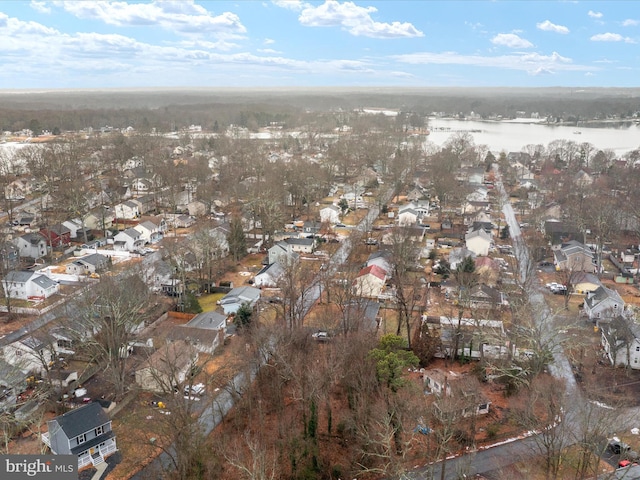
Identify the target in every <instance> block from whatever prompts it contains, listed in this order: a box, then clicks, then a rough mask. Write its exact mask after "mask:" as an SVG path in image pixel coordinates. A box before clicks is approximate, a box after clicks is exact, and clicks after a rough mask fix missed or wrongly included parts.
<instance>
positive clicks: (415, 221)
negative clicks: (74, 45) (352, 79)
mask: <svg viewBox="0 0 640 480" xmlns="http://www.w3.org/2000/svg"><path fill="white" fill-rule="evenodd" d="M374 111H375V110H374ZM348 113H349V115H346V114H345V112H344V111H343V112H337V111H325V112H323V113H322V115H320V114H319V113H318V114H317V115H318V116H317V117H313V118H316V120H317V121H319V119H321V118H323V115H327V116H331V118H332V122H334V123H335V122H338V126H331V127H329V126H325V127H323V128H322V130H321V131H320V130H319V131H318V132H317V133H315V134H311V133H307V134H302V133H301V131H302V130H301V128H299V127H302V126H304V127H305V128H307V130H306V131H307V132H309V131H310V130H309V129H310V128H311V127H310V126H309V125H311V124H309V125H295V127H294V126H292V127H286V126H285V125H284V123H283V124H280V122H279V121H278V120H277V118H280V117H279V116H278V115H280V114H276V113H273V114H269V115H267V114H265V117H264V118H269V121H263V120H260V121H261V122H262V124H261V125H260V126H257V124H256V126H254V127H252V128H249V127H247V126H245V125H239V124H236V123H232V122H229V123H228V124H226V125H224V128H221V127H222V126H223V124H222V122H221V121H220V122H218V127H217V129H216V131H213V128H208V127H205V126H199V127H200V128H195V126H196V125H195V124H193V123H192V122H188V123H185V126H183V127H176V128H175V129H171V131H168V132H166V133H162V132H160V131H158V130H156V131H155V132H154V133H153V134H152V133H151V132H150V131H144V132H143V131H138V130H137V129H136V128H135V127H133V126H131V127H130V126H126V127H122V128H120V129H117V128H110V129H107V128H106V127H104V128H99V127H100V126H99V125H92V126H91V128H89V126H86V127H84V128H82V129H79V130H75V131H74V130H68V131H63V132H60V134H58V135H48V136H44V135H43V136H39V135H35V134H34V135H32V136H25V135H23V134H25V133H28V132H21V131H7V132H5V133H4V134H3V136H2V138H4V139H5V142H7V143H12V144H14V143H15V144H18V145H21V146H20V148H18V149H17V150H16V151H15V154H14V155H13V157H12V159H11V163H9V164H7V170H6V173H4V174H3V175H2V180H3V185H2V187H3V188H4V200H3V201H2V206H3V207H2V213H3V215H2V234H3V239H2V245H3V247H2V249H1V250H0V257H1V259H2V262H1V263H2V268H0V274H1V275H2V287H3V288H2V294H3V299H2V303H1V304H0V312H1V313H0V316H1V318H2V322H1V324H0V352H1V355H0V412H1V413H0V416H1V417H2V419H3V422H4V424H3V425H5V428H3V429H2V432H3V433H2V435H3V437H2V439H3V444H5V445H6V446H7V447H6V450H7V452H9V453H13V452H25V453H33V454H35V453H37V452H41V451H45V452H48V453H51V454H56V455H57V454H73V455H77V456H78V469H79V470H80V471H81V472H87V473H86V474H85V475H91V476H93V475H97V477H96V478H107V479H125V478H136V479H140V478H184V479H186V478H225V479H231V480H235V479H240V478H249V477H244V476H243V475H249V474H247V473H246V469H245V466H246V465H248V464H249V463H251V462H252V461H253V460H250V459H251V458H253V457H252V455H257V453H256V452H257V451H258V450H260V451H261V452H271V453H268V455H272V457H270V458H271V459H272V460H273V461H274V463H273V465H280V466H279V467H278V468H280V470H278V471H276V470H275V469H276V467H275V466H269V467H268V468H270V469H272V470H270V472H271V475H270V476H262V477H260V478H267V477H268V478H347V477H348V478H355V477H358V476H363V478H372V479H373V478H376V479H378V478H399V477H398V476H397V475H399V472H403V473H407V474H409V473H410V472H414V474H416V475H422V473H416V472H417V471H418V470H416V467H415V465H419V464H424V463H425V459H428V462H427V463H433V464H434V465H435V464H437V465H439V467H438V468H441V469H442V470H441V471H444V469H446V468H447V467H446V464H447V462H448V461H449V460H448V459H449V458H451V459H453V458H459V457H460V458H461V457H463V456H464V455H466V454H467V453H468V452H469V451H470V450H472V449H485V448H493V446H496V447H495V448H510V447H505V446H504V445H506V444H510V443H511V442H513V441H515V440H514V439H520V440H521V439H522V438H524V437H526V438H529V439H530V440H529V441H530V442H533V443H535V442H542V440H541V437H543V436H544V435H545V434H546V433H545V432H547V431H548V429H551V428H555V426H557V425H558V424H559V423H560V421H561V420H562V421H566V424H565V425H566V427H567V428H571V427H573V426H574V425H573V424H571V421H569V420H565V417H564V415H565V414H568V413H566V412H568V411H569V410H570V409H571V408H574V409H577V408H581V409H589V408H593V406H594V405H596V406H597V405H605V406H607V408H610V409H612V410H613V411H622V409H625V411H628V409H631V410H629V411H632V409H636V408H638V407H639V406H640V404H638V403H637V398H640V397H638V396H637V394H638V393H640V390H637V389H636V387H635V385H636V384H638V383H640V378H638V379H636V377H638V375H640V363H639V362H640V354H638V352H640V336H639V335H640V327H639V326H638V325H640V323H639V322H640V320H639V319H638V318H637V314H638V306H640V290H639V289H638V286H637V280H638V271H639V270H638V269H639V268H640V235H639V232H640V229H638V225H640V214H639V212H638V210H636V209H635V208H633V205H636V204H637V201H640V198H638V197H637V195H638V191H640V190H639V189H637V188H636V187H637V186H638V185H640V169H639V168H638V162H637V156H638V151H637V150H635V151H632V152H628V153H626V154H622V155H616V156H613V155H611V154H610V153H608V152H605V151H603V150H598V149H597V147H596V146H592V148H591V149H586V147H585V146H584V145H583V144H579V143H576V142H568V141H566V140H558V141H557V142H552V143H550V144H549V145H547V146H543V145H529V146H527V147H525V146H523V149H524V150H523V151H506V150H502V151H492V150H490V149H488V148H487V147H486V145H484V146H483V145H477V144H476V143H475V142H474V139H473V135H472V132H468V131H457V132H451V133H450V140H448V141H447V142H445V143H444V145H443V146H441V147H438V148H435V147H434V148H430V149H427V148H425V145H426V142H428V141H429V138H430V137H431V135H432V134H431V132H430V131H429V129H428V127H429V122H435V120H436V119H437V118H440V117H439V116H438V115H434V114H431V113H429V112H427V113H420V114H419V113H417V112H409V111H404V110H402V109H398V110H397V111H394V114H393V115H386V116H385V115H384V114H382V115H381V116H378V115H374V114H371V113H368V112H367V111H366V109H365V110H363V109H354V110H353V111H350V112H348ZM252 115H254V116H253V117H252V118H254V121H255V122H258V119H259V118H262V117H260V115H258V114H257V113H255V112H254V113H253V114H252ZM282 115H284V114H282ZM378 117H379V118H378ZM291 121H292V122H293V119H292V120H291ZM352 126H356V127H357V128H356V129H355V130H354V129H352V128H351V127H352ZM365 126H366V128H365ZM129 127H130V128H129ZM192 127H193V128H192ZM32 133H33V132H32ZM196 133H197V134H196ZM26 138H30V139H31V140H29V141H28V142H27V141H26V140H25V139H26ZM398 138H399V139H400V140H401V141H398ZM34 139H37V140H38V141H35V140H34ZM21 141H22V142H24V143H19V142H21ZM563 142H564V143H563ZM572 149H573V150H572ZM525 150H526V151H525ZM61 152H63V153H65V154H64V155H63V154H62V153H61ZM69 152H73V153H74V156H72V157H69V156H68V155H66V153H69ZM568 152H570V153H568ZM578 153H579V155H578ZM40 157H42V158H48V159H50V158H55V159H56V161H57V162H58V164H57V165H59V167H60V170H56V171H55V172H53V174H51V173H52V172H50V171H49V170H47V169H45V170H46V171H43V170H42V169H38V168H37V167H38V163H37V162H36V161H35V160H34V158H35V159H38V158H40ZM578 158H580V159H578ZM74 173H75V175H74ZM574 186H575V187H576V190H574V189H573V187H574ZM578 187H579V189H578ZM573 388H575V390H570V389H573ZM549 392H555V393H556V394H557V398H555V399H552V398H551V397H549V395H550V394H549ZM561 392H567V395H569V393H570V392H574V394H575V395H576V398H577V400H575V402H574V404H573V405H572V404H571V402H570V401H569V400H568V398H565V394H564V393H562V394H560V393H561ZM575 392H579V393H575ZM528 398H529V399H533V400H531V402H532V403H530V404H528V403H527V399H528ZM604 410H607V409H604ZM416 412H418V413H416ZM607 412H608V410H607ZM572 414H573V413H572ZM567 418H568V417H567ZM531 422H533V423H531ZM609 425H610V428H608V430H607V432H608V433H606V434H603V435H604V437H607V436H611V435H612V433H609V432H616V433H617V432H618V431H620V432H622V431H625V432H626V430H624V429H623V430H619V429H620V428H622V427H620V426H619V425H618V424H617V423H616V422H614V421H613V420H611V423H610V424H609ZM634 425H635V423H634ZM638 425H640V423H639V424H638ZM591 427H593V426H587V427H585V428H591ZM593 428H595V427H593ZM264 431H268V432H269V433H270V435H269V438H265V437H264V436H263V435H261V434H260V432H264ZM385 432H386V433H385ZM594 436H595V434H594ZM604 437H603V438H604ZM116 439H117V442H116ZM394 439H395V440H394ZM604 440H607V439H606V438H604ZM633 440H634V438H633V437H632V438H631V440H628V439H627V440H625V441H633ZM396 441H397V442H398V443H397V444H396V443H394V442H396ZM518 441H519V440H518ZM567 441H568V440H567ZM337 445H340V446H341V448H340V449H339V450H340V452H337V451H336V450H338V449H337V448H336V446H337ZM400 445H402V448H400ZM497 445H503V446H502V447H498V446H497ZM258 446H259V448H258ZM601 447H602V445H600V443H596V442H592V443H589V442H587V441H586V440H585V441H583V442H582V443H580V442H577V441H573V443H567V444H566V445H563V451H562V452H560V453H557V455H564V453H563V452H564V451H565V450H567V451H570V452H574V451H577V452H579V453H580V455H582V456H583V457H582V458H584V459H585V460H584V461H585V462H586V466H584V467H580V468H584V469H585V470H584V471H583V473H584V472H587V473H589V474H590V475H591V474H592V473H594V472H595V473H598V474H603V472H601V471H599V470H598V471H597V472H596V470H594V468H597V469H599V468H600V467H594V466H595V465H599V462H604V464H607V465H610V466H611V472H614V471H615V470H616V469H615V468H614V467H617V466H618V465H617V462H618V461H623V460H625V459H623V458H622V457H621V456H620V454H617V456H609V457H607V456H606V455H605V454H606V451H605V450H606V448H605V449H603V448H601ZM605 447H606V441H605ZM634 448H638V449H640V442H638V446H637V447H634ZM402 449H406V450H402ZM401 450H402V452H401ZM547 453H548V452H547ZM609 453H611V452H609ZM263 454H264V455H267V453H263ZM572 454H573V453H572ZM536 455H537V457H536V458H538V460H536V461H539V463H541V465H542V464H543V463H544V462H543V461H541V460H540V459H541V458H543V457H544V455H545V454H544V452H542V453H541V452H540V451H537V453H536ZM549 455H550V454H549ZM554 458H555V457H554ZM419 459H422V460H419ZM607 459H608V460H607ZM636 460H640V457H639V458H637V459H636ZM607 462H609V463H607ZM514 463H515V461H514ZM270 465H271V464H270ZM198 468H201V469H202V470H201V471H202V472H207V473H200V474H199V475H200V476H197V475H196V473H194V472H195V471H196V470H197V469H198ZM252 468H253V467H252ZM256 468H257V467H256ZM265 468H267V467H265ZM513 468H520V467H518V466H514V467H513ZM549 468H550V467H549ZM558 468H560V467H558ZM562 468H566V469H567V470H566V471H565V472H568V471H569V469H570V468H578V467H575V466H574V465H571V466H563V467H562ZM158 469H164V470H163V471H162V473H158V472H160V470H158ZM216 469H218V470H219V472H218V473H217V475H218V477H215V476H213V474H212V473H211V472H213V471H214V470H216ZM605 470H606V469H605ZM243 472H245V473H243ZM305 472H306V473H305ZM611 472H610V473H611ZM485 473H486V472H485ZM604 473H606V472H604ZM425 475H426V474H425ZM451 475H453V473H451ZM514 475H515V477H513V478H525V477H521V476H520V477H519V476H518V475H516V474H514ZM87 478H90V477H87ZM251 478H258V477H251ZM411 478H413V477H411ZM415 478H428V477H426V476H424V477H415ZM442 478H453V477H448V476H446V475H445V476H443V477H442ZM478 478H479V477H478ZM483 478H484V477H483ZM486 478H502V477H491V476H488V477H486ZM548 478H551V477H548ZM554 478H561V477H559V476H558V477H554ZM565 478H568V477H565ZM571 478H574V477H573V476H572V477H571ZM576 478H586V477H580V476H578V477H576Z"/></svg>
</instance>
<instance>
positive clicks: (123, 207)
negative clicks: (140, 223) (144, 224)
mask: <svg viewBox="0 0 640 480" xmlns="http://www.w3.org/2000/svg"><path fill="white" fill-rule="evenodd" d="M113 213H114V215H115V217H116V218H123V219H125V220H133V219H136V218H138V217H139V216H140V206H139V205H138V204H137V203H136V202H133V201H131V200H127V201H126V202H122V203H119V204H118V205H116V206H115V207H113Z"/></svg>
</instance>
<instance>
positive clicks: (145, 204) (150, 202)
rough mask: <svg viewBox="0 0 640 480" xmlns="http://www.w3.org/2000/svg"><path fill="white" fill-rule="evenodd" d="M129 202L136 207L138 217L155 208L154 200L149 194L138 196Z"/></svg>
mask: <svg viewBox="0 0 640 480" xmlns="http://www.w3.org/2000/svg"><path fill="white" fill-rule="evenodd" d="M131 201H132V202H134V203H136V204H137V205H138V211H139V212H140V215H146V214H148V213H149V212H151V211H153V210H155V208H156V199H155V197H154V196H153V195H151V194H147V195H140V196H139V197H136V198H132V199H131Z"/></svg>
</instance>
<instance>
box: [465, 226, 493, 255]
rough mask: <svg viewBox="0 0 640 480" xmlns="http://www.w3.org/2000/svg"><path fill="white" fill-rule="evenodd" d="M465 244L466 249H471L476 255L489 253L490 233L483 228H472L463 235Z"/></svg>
mask: <svg viewBox="0 0 640 480" xmlns="http://www.w3.org/2000/svg"><path fill="white" fill-rule="evenodd" d="M464 240H465V246H466V247H467V249H468V250H471V251H472V252H473V253H475V254H476V256H485V257H486V256H487V255H489V248H490V247H491V235H490V234H488V233H487V232H486V231H485V230H484V229H482V228H480V229H478V230H473V231H471V232H469V233H467V234H466V235H465V237H464Z"/></svg>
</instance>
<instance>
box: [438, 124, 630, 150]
mask: <svg viewBox="0 0 640 480" xmlns="http://www.w3.org/2000/svg"><path fill="white" fill-rule="evenodd" d="M429 130H430V131H431V134H430V135H429V141H430V142H433V143H435V144H436V145H442V144H443V143H445V142H446V141H447V140H448V139H449V138H450V137H451V135H452V134H453V133H454V132H457V131H465V132H469V133H471V135H473V139H474V141H475V143H476V144H478V145H482V144H485V145H488V146H489V148H490V149H491V150H493V151H494V152H500V151H501V150H505V151H507V152H512V151H520V150H521V149H522V147H524V146H525V145H529V144H542V145H544V146H545V147H546V146H547V145H548V144H549V143H550V142H553V141H554V140H559V139H565V140H572V141H574V142H576V143H584V142H588V143H591V144H592V145H593V146H595V147H596V148H598V149H601V150H613V151H614V152H615V153H616V155H618V156H620V155H623V154H625V153H627V152H629V151H631V150H635V149H637V148H639V147H640V125H637V124H630V125H627V126H621V127H619V128H617V127H613V126H612V127H608V128H605V127H599V128H592V127H573V126H551V125H545V124H542V123H537V124H536V123H520V122H509V121H505V122H481V121H472V120H454V119H446V118H430V119H429Z"/></svg>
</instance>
